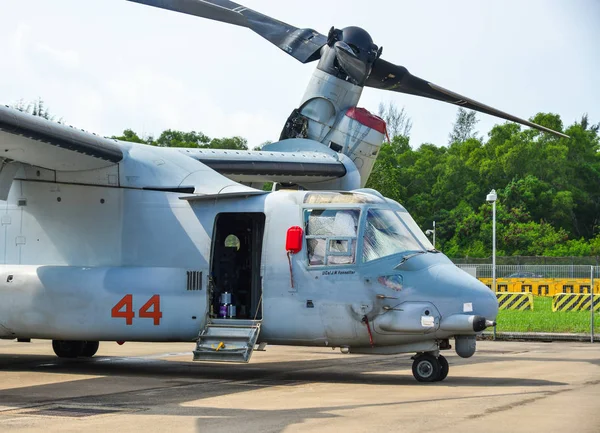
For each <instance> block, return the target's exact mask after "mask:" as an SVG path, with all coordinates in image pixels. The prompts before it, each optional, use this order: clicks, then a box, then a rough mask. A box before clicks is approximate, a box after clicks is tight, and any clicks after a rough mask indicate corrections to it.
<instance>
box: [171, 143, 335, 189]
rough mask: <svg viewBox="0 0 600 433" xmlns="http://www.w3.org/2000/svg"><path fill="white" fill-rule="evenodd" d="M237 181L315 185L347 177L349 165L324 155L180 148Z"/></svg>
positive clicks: (181, 150) (320, 153) (315, 153)
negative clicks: (347, 166)
mask: <svg viewBox="0 0 600 433" xmlns="http://www.w3.org/2000/svg"><path fill="white" fill-rule="evenodd" d="M178 150H179V151H180V152H182V153H184V154H186V155H188V156H190V157H192V158H194V159H196V160H197V161H200V162H201V163H203V164H205V165H207V166H208V167H210V168H212V169H213V170H215V171H216V172H218V173H220V174H222V175H223V176H226V177H228V178H230V179H232V180H234V181H237V182H282V183H298V184H306V183H315V182H325V181H331V180H335V179H339V178H343V177H344V176H346V173H347V168H346V166H345V165H344V164H343V163H342V162H341V161H340V160H339V159H338V158H337V157H336V156H334V155H330V154H327V153H322V152H308V151H305V152H282V151H242V150H217V149H178Z"/></svg>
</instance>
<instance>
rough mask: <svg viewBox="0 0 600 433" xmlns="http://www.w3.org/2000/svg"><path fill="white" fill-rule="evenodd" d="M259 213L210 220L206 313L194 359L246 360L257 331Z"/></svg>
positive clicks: (259, 315) (259, 303)
mask: <svg viewBox="0 0 600 433" xmlns="http://www.w3.org/2000/svg"><path fill="white" fill-rule="evenodd" d="M264 229H265V214H264V213H221V214H219V215H217V217H216V220H215V229H214V234H213V247H212V264H211V275H210V285H209V302H210V309H209V317H208V320H207V324H206V327H205V328H204V329H203V330H202V332H201V333H200V335H199V336H198V342H197V345H196V350H195V351H194V360H195V361H225V362H248V361H249V360H250V357H251V356H252V352H253V350H254V345H255V344H256V341H257V339H258V335H259V333H260V324H261V319H262V279H261V275H260V268H261V254H262V243H263V235H264Z"/></svg>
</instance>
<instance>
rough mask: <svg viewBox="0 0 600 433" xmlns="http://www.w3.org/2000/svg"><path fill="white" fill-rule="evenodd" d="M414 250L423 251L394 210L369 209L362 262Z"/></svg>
mask: <svg viewBox="0 0 600 433" xmlns="http://www.w3.org/2000/svg"><path fill="white" fill-rule="evenodd" d="M414 251H423V247H421V245H419V243H418V242H417V240H416V239H415V237H414V236H413V235H412V234H411V232H410V231H409V230H408V229H407V228H406V226H405V225H404V224H403V223H402V221H400V219H399V218H398V216H397V215H396V214H395V213H394V211H392V210H385V209H371V210H369V212H368V214H367V221H366V227H365V232H364V239H363V261H364V262H370V261H371V260H376V259H379V258H381V257H387V256H390V255H392V254H399V253H404V252H414Z"/></svg>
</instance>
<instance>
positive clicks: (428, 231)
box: [425, 221, 436, 248]
mask: <svg viewBox="0 0 600 433" xmlns="http://www.w3.org/2000/svg"><path fill="white" fill-rule="evenodd" d="M425 234H426V235H427V236H431V235H433V248H436V246H435V221H434V222H433V230H431V229H429V230H426V231H425Z"/></svg>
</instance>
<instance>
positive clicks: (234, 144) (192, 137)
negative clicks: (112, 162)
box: [112, 129, 248, 150]
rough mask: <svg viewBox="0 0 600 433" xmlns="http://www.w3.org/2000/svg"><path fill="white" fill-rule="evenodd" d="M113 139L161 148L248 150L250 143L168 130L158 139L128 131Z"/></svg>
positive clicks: (242, 140) (230, 138)
mask: <svg viewBox="0 0 600 433" xmlns="http://www.w3.org/2000/svg"><path fill="white" fill-rule="evenodd" d="M112 138H114V139H116V140H121V141H131V142H134V143H143V144H149V145H151V146H160V147H184V148H200V149H228V150H248V142H247V140H246V139H245V138H242V137H226V138H213V139H211V138H209V137H208V136H206V135H204V134H203V133H201V132H196V131H191V132H184V131H177V130H173V129H167V130H166V131H163V132H162V133H161V134H160V136H159V137H158V138H157V139H154V138H153V137H152V136H149V137H140V136H139V135H138V134H137V133H136V132H134V131H133V130H131V129H126V130H125V131H123V134H122V135H120V136H113V137H112Z"/></svg>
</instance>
